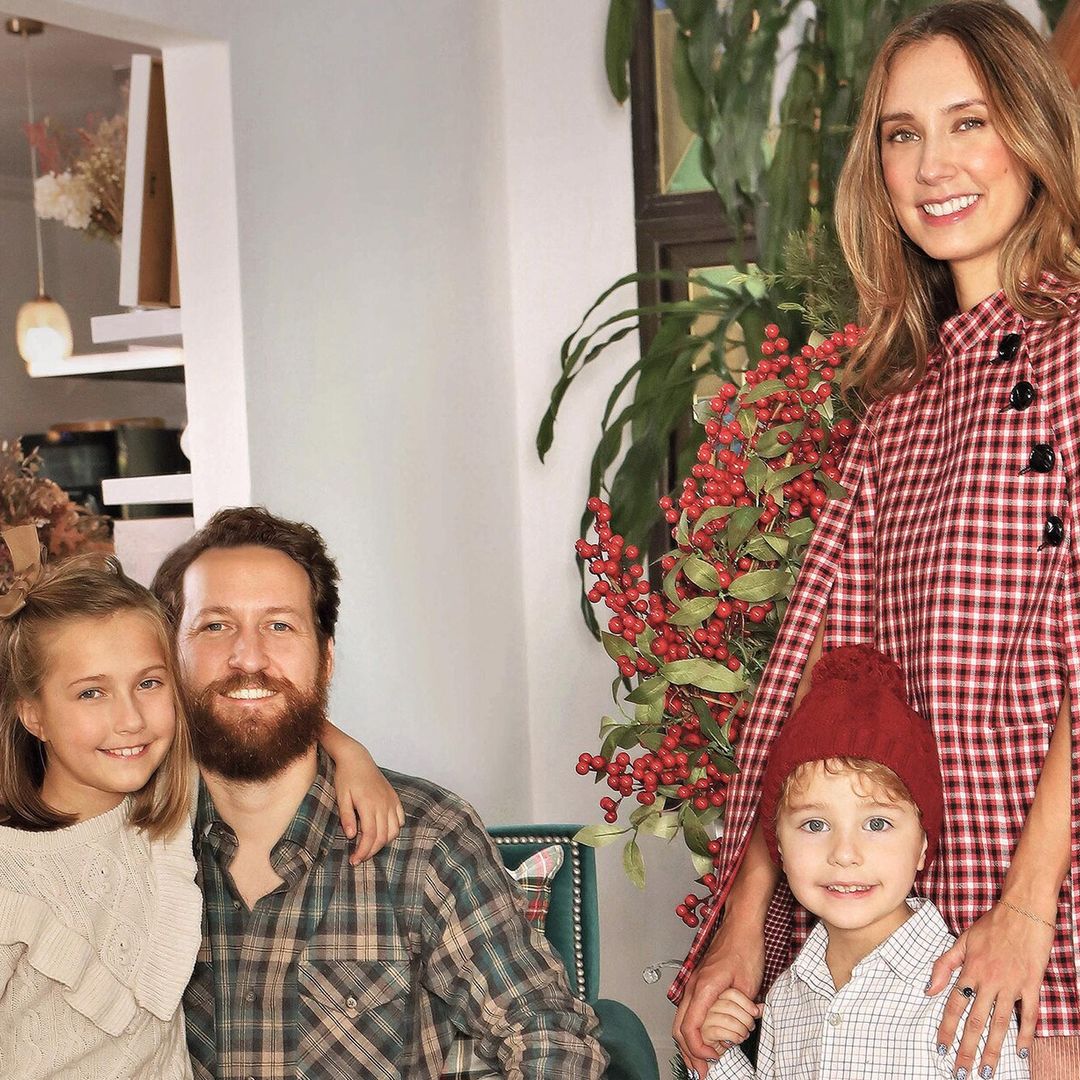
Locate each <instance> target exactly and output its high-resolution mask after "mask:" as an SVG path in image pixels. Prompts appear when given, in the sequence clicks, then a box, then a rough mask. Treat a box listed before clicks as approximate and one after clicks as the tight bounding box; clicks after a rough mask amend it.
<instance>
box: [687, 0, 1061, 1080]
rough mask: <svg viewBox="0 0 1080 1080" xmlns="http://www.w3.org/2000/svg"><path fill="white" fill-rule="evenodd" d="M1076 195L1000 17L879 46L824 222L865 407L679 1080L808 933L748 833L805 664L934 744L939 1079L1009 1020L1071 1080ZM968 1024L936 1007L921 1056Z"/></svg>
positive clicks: (921, 884)
mask: <svg viewBox="0 0 1080 1080" xmlns="http://www.w3.org/2000/svg"><path fill="white" fill-rule="evenodd" d="M1078 180H1080V131H1078V126H1077V119H1076V114H1075V99H1074V97H1073V93H1072V90H1071V88H1070V87H1069V85H1068V83H1067V82H1066V80H1065V78H1064V76H1063V74H1062V73H1061V71H1060V69H1059V68H1058V67H1057V66H1056V64H1055V63H1054V61H1053V60H1052V59H1051V58H1050V56H1049V54H1048V53H1047V51H1046V48H1045V46H1044V45H1043V43H1042V42H1041V40H1040V39H1039V38H1038V36H1037V35H1036V34H1035V32H1034V31H1033V30H1032V28H1031V27H1030V26H1029V25H1028V24H1027V23H1026V21H1025V20H1024V19H1023V18H1022V17H1021V16H1020V15H1018V14H1017V13H1015V12H1014V11H1012V10H1010V9H1009V8H1007V7H1006V6H1005V5H1004V4H998V3H994V2H993V0H957V2H955V3H946V4H943V5H941V6H939V7H936V8H932V9H930V10H928V11H926V12H923V13H922V14H920V15H917V16H915V17H914V18H913V19H911V20H909V21H908V22H907V23H905V24H904V25H902V26H901V27H899V28H898V29H897V30H896V31H894V32H893V34H892V35H891V36H890V38H889V40H888V41H887V42H886V43H885V45H884V47H883V49H882V52H881V54H880V55H879V57H878V59H877V61H876V63H875V66H874V69H873V71H872V72H871V75H870V78H869V80H868V83H867V90H866V94H865V97H864V100H863V105H862V111H861V114H860V117H859V121H858V124H857V126H856V129H855V132H854V134H853V137H852V144H851V149H850V151H849V155H848V159H847V162H846V164H845V167H844V172H843V175H842V178H841V182H840V189H839V191H838V198H837V221H838V232H839V235H840V238H841V241H842V243H843V246H844V252H845V255H846V257H847V260H848V263H849V265H850V266H851V268H852V271H853V273H854V276H855V280H856V283H857V286H858V290H859V298H860V306H861V313H862V321H863V323H864V325H866V326H867V327H868V332H867V334H866V335H865V336H864V339H863V341H862V342H861V343H860V345H859V346H858V347H857V348H856V350H855V352H854V354H853V356H852V359H851V364H850V366H849V369H848V371H847V373H846V376H845V377H846V381H847V386H848V387H849V388H850V389H851V390H852V391H854V392H855V393H856V394H857V395H858V397H859V398H860V399H861V400H862V401H863V402H864V403H866V405H867V409H866V413H865V417H864V420H863V423H862V425H861V427H860V431H859V434H858V435H857V437H856V438H855V440H854V441H853V443H852V445H851V448H850V450H849V453H848V457H847V459H846V462H845V467H844V470H845V475H844V483H845V487H846V488H847V490H848V493H849V495H848V498H847V499H846V500H844V501H843V502H837V503H834V504H832V505H831V506H830V507H829V509H828V511H827V512H826V513H825V514H823V515H822V518H821V520H820V522H819V524H818V527H817V530H816V532H815V535H814V539H813V542H812V543H811V546H810V549H809V550H808V552H807V556H806V559H805V561H804V564H803V569H802V572H801V574H800V577H799V581H798V584H797V586H796V589H795V592H794V595H793V596H792V599H791V603H790V606H789V608H788V613H787V616H786V619H785V622H784V625H783V627H782V629H781V632H780V635H779V637H778V640H777V643H776V647H775V649H774V651H773V654H772V658H771V661H770V664H769V667H768V669H767V670H766V672H765V674H764V676H763V678H762V682H761V685H760V687H759V689H758V694H757V699H756V702H755V707H754V712H753V714H752V717H751V719H750V722H749V723H748V724H747V725H746V727H745V728H744V730H743V735H742V738H741V743H740V746H739V750H738V755H739V756H738V762H739V766H740V769H741V772H740V774H739V776H738V777H737V778H736V780H735V781H734V783H733V784H732V787H731V790H730V794H729V800H728V804H727V806H728V811H727V821H726V826H725V835H724V838H723V842H724V849H723V851H722V852H721V868H720V871H719V874H718V876H719V877H720V884H719V886H718V889H717V892H716V895H715V896H714V897H713V899H712V901H711V903H710V906H709V909H708V912H707V914H706V917H705V918H704V919H703V922H702V926H701V929H700V931H699V933H698V935H697V937H696V939H695V941H694V944H693V946H692V948H691V951H690V955H689V957H688V958H687V961H686V964H685V965H684V967H683V969H682V971H681V972H680V973H679V976H678V978H677V979H676V981H675V984H674V986H673V987H672V992H671V996H672V998H673V999H674V1000H676V1001H679V1000H680V998H681V1003H680V1006H679V1011H678V1013H677V1015H676V1021H675V1037H676V1040H677V1041H678V1042H679V1045H680V1047H681V1048H682V1050H683V1053H684V1056H686V1057H687V1058H688V1059H689V1060H690V1061H691V1063H692V1064H694V1065H695V1066H696V1067H698V1068H699V1069H700V1068H701V1067H702V1066H703V1065H704V1059H705V1058H706V1057H707V1056H710V1055H709V1048H708V1047H706V1046H705V1044H704V1043H703V1042H702V1040H701V1034H700V1030H701V1022H702V1019H703V1017H704V1013H705V1011H706V1009H707V1008H708V1007H709V1005H710V1004H711V1003H712V1002H713V1001H714V1000H715V999H716V997H717V996H718V994H719V993H720V992H722V991H723V990H724V989H726V988H727V987H729V986H735V987H736V988H738V989H740V990H742V991H743V992H744V993H747V994H749V995H751V996H753V995H756V994H758V993H759V991H761V990H762V989H763V988H767V986H768V984H769V983H770V982H771V981H772V979H773V978H775V976H776V975H777V974H778V973H779V971H780V970H782V969H783V968H784V967H785V966H786V965H787V964H788V963H789V961H790V959H791V956H792V954H793V952H794V950H795V949H796V948H797V946H798V945H799V943H800V942H801V941H802V940H803V938H804V937H805V933H806V930H807V921H808V920H807V916H806V913H805V912H804V911H802V910H801V909H798V908H797V906H796V905H795V904H794V901H793V899H792V897H791V894H790V892H788V890H787V888H786V886H785V885H784V884H783V883H781V882H778V879H777V875H776V872H775V871H774V869H773V868H772V865H771V863H770V861H769V858H768V853H767V850H766V847H765V843H764V839H763V837H762V833H761V829H760V825H758V824H756V822H755V815H756V811H757V792H758V790H759V786H760V780H761V776H762V773H763V771H764V766H765V762H766V759H767V756H768V751H769V747H770V745H771V742H772V739H773V738H774V737H775V735H776V733H777V731H778V730H779V728H780V726H781V725H782V723H783V720H784V718H785V717H786V716H787V714H788V713H789V711H790V709H791V707H792V705H793V703H794V702H795V701H796V700H797V698H798V696H799V692H800V691H801V690H802V689H804V688H805V686H806V685H807V683H808V676H809V672H810V670H811V668H812V667H813V664H814V663H815V662H816V660H817V659H818V657H819V656H820V655H821V652H822V650H823V649H831V648H834V647H837V646H840V645H848V644H855V643H859V642H870V643H873V644H874V645H875V646H877V647H878V648H880V649H881V650H882V651H884V652H885V653H887V654H889V655H890V656H892V657H893V658H894V659H895V660H896V661H897V662H898V663H899V664H900V666H901V667H902V668H903V669H904V671H905V672H906V673H907V676H908V681H909V687H910V691H911V694H912V697H913V704H914V706H915V707H916V708H917V709H918V710H919V711H920V712H922V713H923V715H925V716H927V717H929V718H930V720H931V721H932V723H933V725H934V728H935V732H936V735H937V738H938V741H939V745H940V752H941V759H942V769H943V774H944V778H945V797H946V819H945V827H944V832H943V836H942V844H941V855H940V857H939V859H938V860H937V861H936V863H935V864H934V866H933V867H932V868H931V870H930V871H929V872H928V873H926V874H925V875H923V876H921V877H920V879H919V881H918V882H917V890H918V891H919V892H921V893H924V894H925V895H927V896H929V897H930V898H931V899H932V900H933V901H934V902H935V903H936V904H937V905H938V907H939V908H940V909H941V911H942V913H943V914H944V916H945V918H946V920H947V921H948V922H949V923H950V924H951V929H952V930H953V931H954V932H955V933H957V934H959V935H960V939H959V941H958V942H957V945H956V947H955V948H954V949H952V950H950V952H949V953H947V954H946V955H945V956H944V957H943V958H942V960H941V961H939V963H938V966H937V967H936V968H935V977H934V980H933V983H932V984H931V986H930V988H929V991H930V992H936V991H937V990H939V989H940V988H941V987H943V986H944V985H945V983H946V980H947V976H948V974H949V972H950V971H952V970H955V969H956V968H958V967H959V968H960V969H961V972H960V977H959V979H958V981H957V986H958V987H968V988H970V989H971V990H972V991H974V1002H973V1004H972V1005H971V1013H970V1015H969V1017H968V1019H967V1022H966V1023H965V1024H964V1025H963V1039H962V1042H961V1046H960V1052H959V1054H958V1058H957V1060H958V1065H959V1066H960V1067H961V1070H960V1071H962V1072H963V1075H964V1076H967V1075H971V1076H975V1075H978V1076H980V1077H987V1076H990V1075H992V1073H993V1069H994V1066H995V1065H996V1062H997V1057H998V1053H999V1047H1000V1044H1001V1034H1002V1032H1003V1030H1004V1028H1005V1026H1006V1024H1007V1021H1008V1016H1009V1013H1010V1012H1011V1011H1012V1009H1013V1008H1014V1007H1019V1011H1020V1021H1021V1023H1020V1038H1019V1040H1018V1045H1019V1047H1020V1052H1021V1054H1022V1055H1027V1054H1028V1053H1030V1056H1031V1060H1032V1075H1033V1076H1034V1077H1035V1078H1036V1080H1046V1078H1056V1077H1069V1078H1070V1080H1075V1078H1076V1077H1080V986H1078V977H1077V972H1078V967H1080V964H1078V956H1080V929H1078V924H1077V914H1076V912H1077V911H1078V906H1080V836H1077V835H1076V831H1075V830H1072V829H1071V827H1070V826H1071V815H1072V813H1074V812H1075V808H1077V807H1080V770H1077V769H1076V768H1075V767H1074V753H1073V751H1072V745H1073V742H1074V741H1075V740H1074V739H1073V736H1072V732H1073V719H1072V717H1073V713H1072V710H1071V709H1070V689H1071V693H1072V696H1073V697H1074V698H1075V696H1076V693H1077V689H1076V688H1077V687H1080V564H1078V555H1080V549H1078V547H1077V545H1076V543H1075V542H1074V537H1073V530H1074V526H1075V522H1076V520H1077V515H1078V514H1080V506H1077V505H1074V502H1075V500H1076V499H1077V497H1078V496H1077V484H1078V483H1080V470H1078V463H1080V247H1078V245H1080V183H1078ZM722 909H723V911H724V914H723V919H721V917H720V916H721V910H722ZM710 943H711V944H710ZM967 1006H968V999H967V998H966V997H963V996H961V995H960V994H954V995H952V997H951V998H950V1000H949V1003H948V1006H947V1008H946V1012H945V1019H944V1021H943V1023H942V1027H941V1031H940V1032H939V1039H940V1041H941V1042H942V1043H945V1044H949V1043H951V1042H952V1040H953V1036H954V1033H955V1032H956V1030H957V1027H958V1022H959V1020H960V1018H961V1016H962V1014H963V1012H964V1009H965V1008H966V1007H967ZM882 1019H883V1022H887V1019H888V1018H887V1017H883V1018H882ZM987 1025H989V1037H988V1039H987V1045H986V1049H985V1052H984V1053H983V1055H982V1057H981V1058H980V1059H979V1060H978V1061H975V1050H976V1046H977V1043H978V1039H979V1036H980V1035H981V1033H982V1032H983V1031H984V1029H986V1027H987ZM958 1075H960V1072H958Z"/></svg>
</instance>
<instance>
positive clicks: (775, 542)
mask: <svg viewBox="0 0 1080 1080" xmlns="http://www.w3.org/2000/svg"><path fill="white" fill-rule="evenodd" d="M800 520H802V519H801V518H800ZM762 536H763V539H764V540H765V543H766V544H768V545H769V547H771V548H772V549H773V551H775V552H776V554H777V555H786V554H787V553H788V549H789V548H790V547H791V544H790V542H789V541H788V538H787V537H786V536H783V535H781V534H780V533H763V534H762Z"/></svg>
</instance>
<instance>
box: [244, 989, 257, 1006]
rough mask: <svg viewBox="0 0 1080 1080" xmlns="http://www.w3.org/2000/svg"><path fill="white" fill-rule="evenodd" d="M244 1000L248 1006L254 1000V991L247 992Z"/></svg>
mask: <svg viewBox="0 0 1080 1080" xmlns="http://www.w3.org/2000/svg"><path fill="white" fill-rule="evenodd" d="M244 1000H245V1001H246V1002H247V1003H248V1004H249V1005H250V1004H251V1003H252V1002H253V1001H254V1000H255V991H254V990H249V991H248V992H247V993H246V994H245V995H244Z"/></svg>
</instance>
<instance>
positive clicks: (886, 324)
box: [836, 0, 1080, 401]
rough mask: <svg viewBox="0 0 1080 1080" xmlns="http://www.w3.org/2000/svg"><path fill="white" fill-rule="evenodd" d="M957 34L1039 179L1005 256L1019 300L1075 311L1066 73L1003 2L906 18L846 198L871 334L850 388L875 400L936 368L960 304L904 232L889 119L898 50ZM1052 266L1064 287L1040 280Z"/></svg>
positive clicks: (845, 177)
mask: <svg viewBox="0 0 1080 1080" xmlns="http://www.w3.org/2000/svg"><path fill="white" fill-rule="evenodd" d="M937 37H946V38H951V39H952V40H953V41H955V42H956V43H957V44H958V45H959V46H960V48H961V49H963V51H964V53H965V55H966V56H967V58H968V62H969V63H970V64H971V67H972V70H973V71H974V73H975V75H976V77H977V78H978V80H979V82H980V83H981V84H982V87H983V91H984V93H985V94H986V101H987V107H988V109H989V112H990V116H991V119H992V121H993V123H994V126H995V128H996V130H997V131H998V132H999V134H1000V135H1001V138H1002V141H1003V142H1004V143H1005V145H1006V146H1007V147H1008V148H1009V150H1010V151H1011V152H1012V154H1013V155H1014V156H1015V157H1016V159H1017V160H1018V161H1019V162H1020V163H1021V164H1022V165H1023V166H1024V167H1025V168H1026V169H1027V170H1028V172H1029V173H1030V174H1031V177H1032V185H1031V195H1030V200H1029V203H1028V208H1027V212H1026V213H1025V215H1024V216H1023V218H1022V219H1021V220H1020V221H1019V223H1018V224H1017V225H1016V227H1015V228H1014V229H1013V231H1012V233H1011V234H1010V235H1009V236H1008V238H1007V239H1006V241H1005V243H1004V245H1003V246H1002V249H1001V254H1000V263H999V266H1000V275H1001V282H1002V286H1003V288H1004V290H1005V294H1006V296H1007V297H1008V299H1009V302H1010V303H1011V304H1012V305H1013V307H1014V308H1016V310H1017V311H1019V312H1021V313H1022V314H1023V315H1026V316H1028V317H1029V318H1033V319H1054V318H1057V317H1059V316H1060V315H1061V314H1063V310H1064V309H1063V304H1062V297H1063V295H1064V294H1065V293H1066V292H1067V291H1070V290H1072V289H1074V288H1075V287H1076V285H1077V284H1078V282H1080V127H1078V123H1077V110H1076V99H1075V96H1074V94H1073V90H1072V87H1071V86H1070V85H1069V83H1068V80H1067V79H1066V78H1065V75H1064V72H1063V71H1062V70H1061V68H1060V66H1059V65H1058V64H1057V62H1056V61H1055V59H1054V58H1053V57H1052V56H1051V54H1050V52H1049V50H1048V49H1047V47H1046V45H1045V44H1044V43H1043V41H1042V39H1041V38H1040V37H1039V35H1038V34H1037V33H1036V32H1035V30H1034V28H1033V27H1032V26H1031V25H1030V24H1029V23H1028V21H1027V20H1026V19H1025V18H1024V17H1023V16H1022V15H1020V14H1019V13H1018V12H1016V11H1014V10H1013V9H1012V8H1010V7H1007V6H1006V5H1005V4H1004V3H997V2H995V0H953V2H950V3H944V4H940V5H939V6H937V7H932V8H929V9H927V10H926V11H923V12H920V13H919V14H918V15H915V16H913V17H912V18H910V19H908V20H907V21H906V22H904V23H901V25H900V26H898V27H897V28H896V29H895V30H894V31H893V32H892V33H891V34H890V35H889V37H888V38H887V39H886V41H885V44H884V45H883V46H882V48H881V52H879V53H878V56H877V59H876V60H875V61H874V66H873V68H872V69H871V71H870V76H869V78H868V79H867V83H866V92H865V94H864V96H863V101H862V107H861V109H860V111H859V118H858V120H857V122H856V124H855V130H854V132H853V134H852V138H851V145H850V147H849V149H848V154H847V159H846V160H845V162H844V167H843V170H842V171H841V174H840V183H839V186H838V188H837V195H836V229H837V235H838V236H839V239H840V245H841V247H842V248H843V252H844V257H845V258H846V259H847V263H848V266H850V267H851V272H852V274H853V276H854V278H855V285H856V288H857V289H858V293H859V321H860V323H861V324H862V325H863V326H864V327H866V329H867V333H866V334H865V335H863V338H862V340H861V342H860V343H859V344H858V345H857V346H856V347H855V349H854V350H853V351H852V355H851V359H850V361H849V363H848V366H847V369H846V371H845V373H844V381H843V386H844V387H845V389H851V390H855V391H857V393H858V395H859V396H860V397H862V398H863V399H864V400H865V401H873V400H876V399H880V398H882V397H885V396H887V395H888V394H890V393H893V392H895V391H896V390H900V389H903V388H905V387H907V386H911V385H913V384H914V383H915V382H917V381H918V380H919V379H920V378H922V376H923V375H924V374H925V372H926V365H927V359H928V357H929V355H930V353H931V352H932V350H933V348H934V347H935V345H936V342H937V327H938V325H939V324H940V323H941V321H942V320H943V319H945V318H947V317H948V316H949V315H952V314H954V313H955V312H956V306H957V302H956V292H955V289H954V287H953V281H952V277H951V275H950V273H949V267H948V265H947V264H946V263H944V262H939V261H938V260H936V259H931V258H929V257H928V256H927V255H926V254H925V253H924V252H923V251H922V250H921V249H920V248H919V247H917V246H916V245H915V244H913V243H912V242H911V241H910V240H909V239H908V238H907V236H906V235H905V234H904V232H903V231H902V229H901V228H900V225H899V223H898V221H897V218H896V214H895V213H894V212H893V208H892V204H891V202H890V201H889V195H888V192H887V191H886V188H885V180H884V175H883V172H882V167H881V138H880V132H879V130H878V129H879V120H880V117H881V111H882V103H883V101H884V98H885V91H886V87H887V84H888V80H889V72H890V68H891V66H892V63H893V61H894V60H895V59H896V57H897V55H898V54H899V53H900V52H901V51H902V50H903V49H906V48H908V47H909V46H911V45H918V44H926V43H927V42H929V41H931V40H932V39H933V38H937ZM1047 272H1049V273H1050V274H1052V275H1054V277H1056V278H1057V279H1058V283H1057V285H1056V286H1055V287H1054V288H1052V289H1047V288H1046V287H1045V286H1040V279H1041V278H1042V275H1043V274H1044V273H1047Z"/></svg>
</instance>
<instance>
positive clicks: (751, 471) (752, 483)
mask: <svg viewBox="0 0 1080 1080" xmlns="http://www.w3.org/2000/svg"><path fill="white" fill-rule="evenodd" d="M768 475H769V466H768V465H766V464H765V462H764V460H763V459H762V458H759V457H754V458H751V459H750V464H749V465H747V466H746V472H745V473H744V474H743V482H744V483H745V484H746V486H747V487H748V488H749V489H750V490H751V491H752V492H753V493H754V494H755V495H760V494H761V487H762V485H763V484H765V485H766V490H768V487H767V484H768V481H767V479H766V478H767V477H768ZM703 516H704V515H703Z"/></svg>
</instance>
